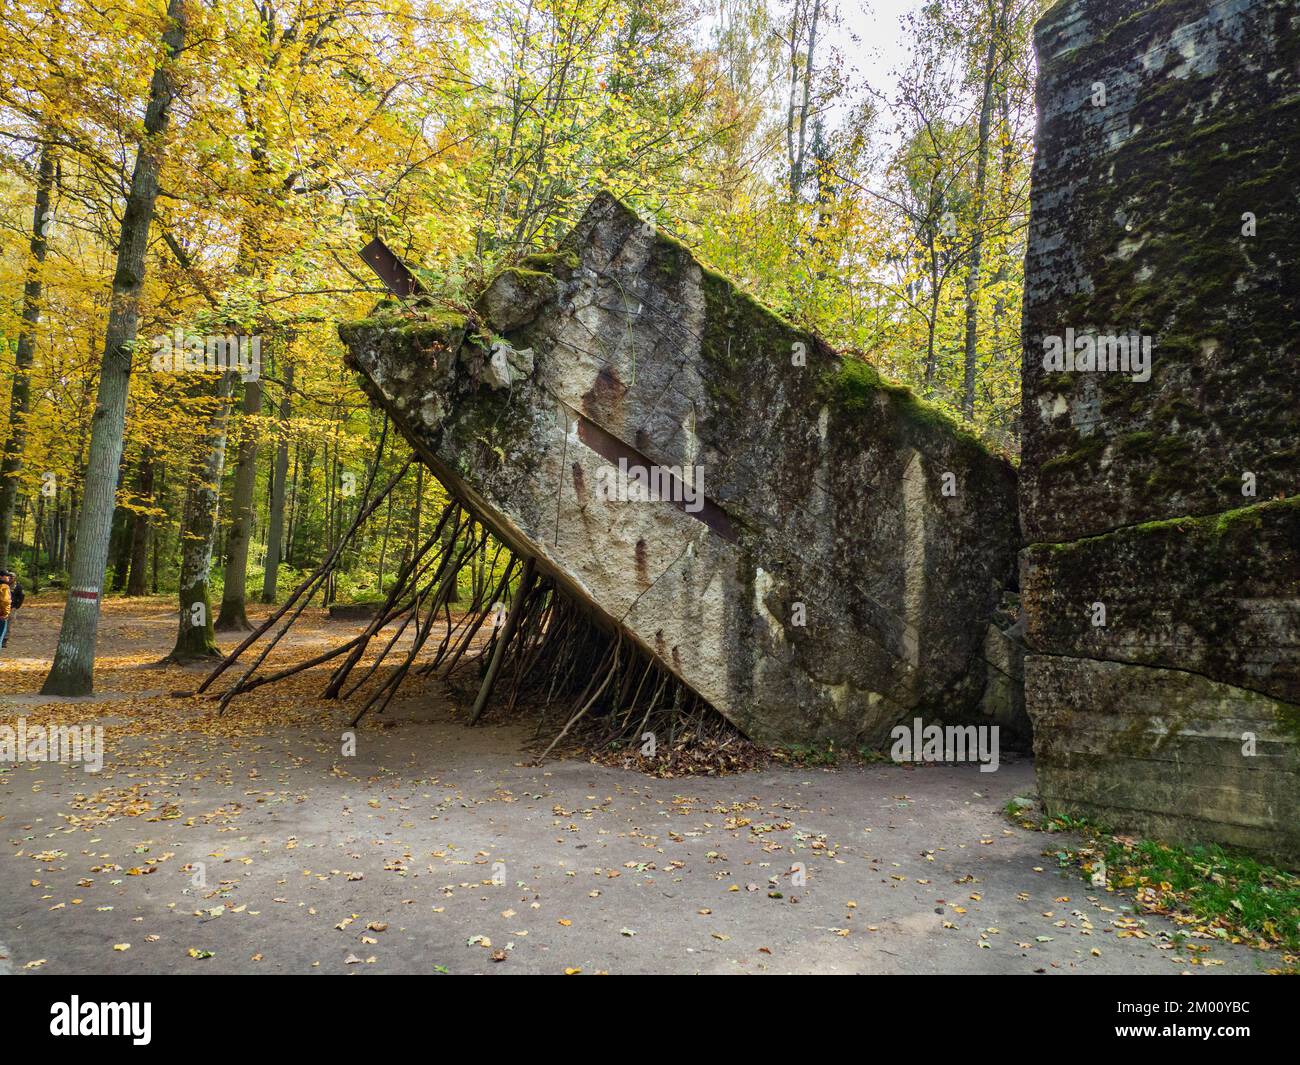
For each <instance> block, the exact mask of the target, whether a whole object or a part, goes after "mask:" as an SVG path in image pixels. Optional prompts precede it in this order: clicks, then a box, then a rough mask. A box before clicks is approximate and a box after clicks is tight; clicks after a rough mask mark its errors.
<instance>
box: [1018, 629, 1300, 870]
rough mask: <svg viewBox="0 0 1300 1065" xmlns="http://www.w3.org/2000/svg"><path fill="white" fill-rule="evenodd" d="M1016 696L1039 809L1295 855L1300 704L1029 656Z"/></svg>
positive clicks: (1177, 675) (1175, 674) (1292, 858)
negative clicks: (1029, 726)
mask: <svg viewBox="0 0 1300 1065" xmlns="http://www.w3.org/2000/svg"><path fill="white" fill-rule="evenodd" d="M1025 696H1026V700H1027V703H1028V706H1029V712H1030V715H1031V717H1032V718H1033V725H1034V763H1035V769H1036V771H1037V775H1038V787H1039V791H1040V793H1041V796H1042V799H1043V802H1044V805H1045V807H1046V809H1047V810H1048V812H1049V813H1058V812H1070V813H1073V814H1076V815H1079V814H1083V815H1086V816H1089V817H1093V818H1096V819H1097V820H1099V821H1101V822H1102V823H1105V824H1110V825H1113V826H1116V827H1121V828H1125V829H1130V830H1135V831H1138V832H1144V833H1148V834H1151V835H1155V836H1158V837H1164V838H1173V839H1181V840H1190V841H1193V842H1202V843H1210V842H1213V843H1223V844H1229V845H1234V846H1239V847H1245V848H1248V849H1250V850H1254V851H1259V852H1262V853H1265V854H1269V855H1272V856H1275V857H1278V858H1281V859H1283V860H1285V861H1288V862H1291V863H1294V862H1296V861H1297V860H1300V748H1298V747H1297V744H1296V736H1297V733H1298V732H1300V707H1297V706H1296V705H1294V704H1291V703H1284V702H1280V701H1278V700H1275V699H1270V698H1268V697H1267V696H1264V695H1260V694H1258V693H1256V692H1251V691H1246V690H1244V689H1242V688H1237V687H1233V686H1232V685H1229V684H1220V683H1217V682H1215V681H1212V680H1208V679H1207V678H1205V677H1202V676H1199V675H1197V674H1195V673H1184V672H1181V671H1176V670H1166V669H1153V668H1150V667H1148V666H1133V665H1125V664H1122V663H1118V662H1098V661H1092V660H1089V659H1080V658H1062V657H1056V656H1050V655H1034V654H1031V655H1028V656H1027V657H1026V659H1025ZM1247 752H1249V753H1247Z"/></svg>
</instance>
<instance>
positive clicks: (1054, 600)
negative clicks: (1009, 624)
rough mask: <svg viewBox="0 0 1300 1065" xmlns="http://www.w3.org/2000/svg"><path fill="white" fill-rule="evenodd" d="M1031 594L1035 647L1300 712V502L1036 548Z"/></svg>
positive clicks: (1026, 581) (1031, 555) (1026, 566)
mask: <svg viewBox="0 0 1300 1065" xmlns="http://www.w3.org/2000/svg"><path fill="white" fill-rule="evenodd" d="M1020 583H1021V601H1022V603H1023V605H1024V609H1025V617H1026V619H1027V630H1026V639H1027V641H1028V643H1029V644H1030V645H1031V646H1032V647H1040V648H1051V649H1052V651H1053V652H1054V653H1058V654H1069V655H1077V656H1080V657H1084V658H1100V659H1109V660H1111V661H1119V662H1134V663H1140V664H1144V665H1153V666H1166V667H1169V668H1172V669H1184V670H1191V671H1193V672H1196V673H1204V674H1206V675H1207V676H1211V677H1214V678H1216V679H1218V680H1223V681H1227V682H1229V683H1231V684H1235V685H1238V686H1240V687H1243V688H1251V689H1254V690H1256V691H1260V692H1263V693H1265V694H1267V695H1271V696H1273V697H1274V698H1277V699H1284V700H1287V701H1289V702H1297V703H1300V596H1298V595H1297V590H1298V589H1300V498H1297V499H1291V500H1285V501H1277V502H1269V503H1261V504H1258V505H1256V506H1253V507H1245V508H1243V509H1240V510H1235V511H1230V512H1227V513H1225V514H1213V515H1209V516H1208V517H1204V518H1175V519H1172V520H1170V521H1160V522H1152V523H1150V524H1147V525H1134V526H1131V527H1130V528H1127V529H1121V530H1118V531H1116V532H1114V533H1110V534H1108V535H1106V536H1097V537H1089V538H1087V539H1083V540H1075V541H1073V542H1072V543H1068V544H1035V545H1034V546H1032V547H1030V548H1028V549H1027V550H1026V551H1025V553H1024V555H1023V557H1022V559H1021V574H1020ZM1098 603H1100V604H1101V605H1102V606H1103V607H1104V608H1105V619H1104V620H1105V624H1104V625H1095V624H1094V617H1099V615H1098V614H1097V613H1096V612H1095V610H1094V604H1098Z"/></svg>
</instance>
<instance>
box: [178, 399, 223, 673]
mask: <svg viewBox="0 0 1300 1065" xmlns="http://www.w3.org/2000/svg"><path fill="white" fill-rule="evenodd" d="M234 390H235V374H233V373H225V374H222V375H221V377H220V378H219V379H218V382H217V406H216V409H215V410H214V411H213V412H212V416H211V417H210V418H209V419H208V430H207V434H206V437H207V438H206V442H205V453H204V456H203V461H202V463H201V464H200V466H199V469H198V470H196V471H195V473H194V476H193V477H192V478H191V479H190V485H189V490H188V491H187V493H186V498H185V520H184V525H183V527H182V529H181V575H180V620H179V622H178V624H177V628H176V646H175V647H173V648H172V653H171V654H170V655H168V656H167V657H168V660H169V661H172V662H191V661H193V660H194V659H196V658H209V657H219V656H220V654H221V650H220V649H219V648H218V647H217V641H216V635H215V632H214V628H213V623H212V601H211V596H210V595H209V591H208V581H209V577H210V575H211V570H212V543H213V540H214V539H215V537H216V532H217V511H218V507H219V505H220V503H221V475H222V472H223V470H224V469H225V464H226V423H227V421H228V419H229V417H230V398H231V396H232V395H233V394H234Z"/></svg>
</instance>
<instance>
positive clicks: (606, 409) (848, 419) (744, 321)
mask: <svg viewBox="0 0 1300 1065" xmlns="http://www.w3.org/2000/svg"><path fill="white" fill-rule="evenodd" d="M478 311H479V321H478V322H469V321H466V320H465V319H464V318H462V317H456V316H451V317H446V316H436V315H432V314H424V315H422V316H418V317H417V318H416V319H415V320H412V321H407V320H404V319H401V318H395V317H392V316H391V315H390V316H384V315H382V314H381V315H380V316H378V317H377V318H374V319H371V320H368V321H365V322H359V323H353V324H350V325H347V326H344V327H342V329H341V333H342V336H343V338H344V339H345V341H347V343H348V345H349V348H350V351H351V356H350V357H351V360H352V364H353V365H354V366H355V367H356V368H357V369H358V370H359V371H360V372H361V376H362V383H363V385H364V387H365V388H366V389H367V391H368V392H369V393H370V395H371V396H372V397H373V398H374V399H375V400H376V401H377V402H378V403H379V404H380V405H382V406H383V407H384V409H386V410H387V411H389V413H390V414H391V415H392V416H393V418H394V420H395V422H396V424H397V425H398V427H399V428H400V429H401V430H402V432H403V433H404V434H405V435H406V436H407V437H408V439H410V441H411V442H412V444H413V445H414V446H415V447H416V448H417V450H418V452H419V453H420V455H421V457H422V458H423V459H424V461H425V462H426V463H427V464H428V465H429V466H430V467H431V468H432V469H433V471H434V472H435V474H436V475H437V476H438V477H439V478H440V479H442V480H443V481H444V482H445V483H446V484H447V485H448V486H449V488H450V489H451V490H452V491H453V492H455V493H456V494H458V495H460V496H461V497H462V498H464V499H467V500H468V501H470V502H471V503H472V504H473V505H475V506H476V507H477V508H479V509H480V510H482V511H483V512H484V513H485V514H486V516H487V518H488V520H489V522H490V523H491V524H493V525H494V526H495V527H496V529H497V531H498V533H499V534H500V535H502V536H503V537H504V538H505V539H506V540H507V541H509V542H510V543H511V544H512V545H513V546H515V547H516V548H518V549H520V550H522V551H524V552H526V553H528V554H530V555H533V556H535V557H536V558H537V559H538V560H539V564H540V565H541V566H542V567H543V569H544V570H546V571H547V572H549V573H550V574H551V575H552V576H554V577H556V579H557V580H559V581H560V583H561V585H562V586H563V587H564V588H565V589H566V591H567V592H568V593H569V594H571V595H574V596H576V597H577V598H579V599H580V600H581V601H583V602H585V603H587V604H588V605H589V606H590V607H591V608H592V610H593V612H595V613H596V614H598V615H599V616H600V617H603V618H604V619H605V620H607V621H608V622H609V623H611V624H613V625H617V626H620V627H621V628H622V630H623V631H624V633H625V634H626V635H628V636H629V637H630V638H631V639H633V640H635V641H636V642H637V643H638V644H639V645H640V646H641V647H642V648H643V649H644V650H646V651H647V652H649V653H651V654H653V655H654V656H656V658H657V659H658V660H659V661H660V662H662V663H663V664H664V665H665V666H666V667H667V668H669V669H670V670H672V671H673V673H674V674H676V675H677V676H678V677H679V678H681V679H682V680H683V681H685V682H686V683H687V684H688V685H689V686H690V687H691V688H692V689H694V690H695V691H696V692H698V693H699V694H700V695H702V696H703V697H704V698H705V699H707V700H708V701H709V702H710V703H711V704H712V705H713V706H714V707H716V708H717V709H718V710H719V711H720V712H721V713H723V714H724V715H726V716H727V717H728V718H730V719H731V720H732V721H733V722H734V723H735V724H736V725H737V726H739V727H740V728H741V729H742V730H743V731H745V732H746V733H747V734H749V735H750V736H752V737H754V738H758V739H763V740H771V741H780V742H809V741H823V742H824V741H829V740H834V741H836V742H840V743H873V744H874V743H880V742H882V741H883V740H884V739H885V738H886V737H887V735H888V732H889V729H890V728H891V727H892V726H893V725H894V724H895V723H896V722H897V721H899V720H901V719H903V718H906V717H909V716H911V715H914V714H921V715H923V716H925V717H936V718H946V719H953V720H955V719H959V718H979V717H980V716H981V714H982V713H983V712H984V711H983V709H982V708H981V705H980V700H981V697H982V696H983V694H984V691H985V688H986V686H987V683H986V682H987V672H988V671H987V670H986V668H985V664H984V659H983V647H984V642H985V637H986V632H987V628H988V624H989V620H990V618H991V616H992V614H993V611H994V608H995V607H996V606H997V604H998V602H999V600H1000V597H1001V595H1002V593H1003V591H1004V590H1005V589H1006V588H1007V587H1008V586H1009V585H1010V584H1011V582H1012V581H1013V573H1014V557H1015V550H1016V547H1017V545H1018V531H1017V523H1016V503H1015V475H1014V472H1013V470H1012V468H1011V466H1010V465H1009V464H1008V463H1007V462H1006V461H1004V460H1003V459H1001V458H998V457H996V456H994V455H992V454H990V453H989V452H988V451H987V450H985V449H984V447H982V446H981V444H980V443H979V442H978V441H977V440H976V439H974V438H973V437H972V436H970V435H969V434H967V433H964V432H962V431H960V430H959V429H958V428H957V426H956V425H954V424H953V423H952V422H950V421H949V420H948V419H946V418H945V417H943V416H942V415H940V414H939V413H937V412H936V411H934V410H932V409H930V408H928V407H927V406H925V405H924V404H921V403H920V402H918V401H917V400H916V399H915V397H913V396H912V395H911V394H910V393H909V392H907V391H906V390H904V389H902V388H900V387H897V386H892V385H889V384H887V383H886V382H884V381H882V380H881V379H880V378H879V376H878V375H877V374H876V373H875V372H874V371H873V370H872V369H871V368H870V367H869V366H868V365H867V364H865V363H863V362H861V361H858V360H851V359H843V358H841V357H840V356H838V355H836V354H835V353H834V352H832V351H831V350H830V349H829V348H828V347H827V346H826V345H825V344H824V343H823V342H822V341H820V340H819V339H818V338H817V337H815V336H813V335H811V334H809V333H807V332H805V331H803V330H800V329H798V328H796V327H795V326H793V325H791V324H790V323H788V322H785V321H783V320H782V319H780V318H779V317H777V316H776V315H775V314H773V313H771V312H770V311H768V310H767V309H766V308H764V307H762V306H761V305H759V304H758V303H756V302H755V301H754V300H752V299H751V298H749V297H748V296H746V295H744V294H743V293H742V292H740V291H739V290H738V289H737V288H735V287H734V286H733V285H732V284H731V283H729V282H728V281H726V280H725V279H723V278H722V277H720V276H718V275H716V274H713V273H711V272H710V271H708V270H707V269H705V268H703V267H702V266H701V265H700V264H699V263H697V262H696V261H695V259H694V258H693V257H692V256H691V254H690V253H689V252H688V251H687V250H686V249H685V248H684V247H683V246H682V245H680V244H679V243H677V242H676V241H674V240H672V239H670V238H669V237H667V236H665V235H664V234H662V233H660V232H658V231H656V230H655V229H654V228H653V227H651V226H649V225H647V224H645V223H643V222H642V221H641V219H639V218H638V217H637V216H636V215H635V214H633V213H632V212H631V211H629V210H628V209H627V208H626V207H624V206H622V205H621V204H619V203H618V202H617V201H615V200H614V199H613V198H611V197H608V196H600V197H598V198H597V199H596V200H595V201H594V202H593V204H592V205H591V207H590V209H589V210H588V211H587V213H586V215H585V216H584V217H583V219H582V220H581V222H580V223H579V224H578V225H577V227H576V228H575V230H574V231H573V233H572V234H571V235H570V236H569V238H568V239H567V240H566V242H565V243H564V245H563V246H562V248H561V249H560V250H559V251H558V252H557V253H555V254H553V255H550V256H542V257H535V258H533V259H531V260H529V261H526V262H525V263H524V264H523V265H522V267H521V268H516V269H511V270H507V271H504V272H503V273H502V274H500V275H499V276H498V277H497V278H496V279H495V280H494V281H493V282H492V283H491V285H490V286H489V287H488V289H487V291H486V292H484V293H483V295H482V297H481V298H480V300H479V302H478ZM620 463H621V464H622V466H623V468H625V469H627V470H628V471H630V472H632V473H635V471H637V470H646V471H650V472H654V473H663V472H664V471H670V470H671V471H675V477H674V478H673V479H672V481H671V483H670V487H671V489H673V490H674V491H675V492H676V493H677V495H678V496H679V498H678V500H677V504H676V505H674V503H673V502H671V501H669V500H667V499H664V498H652V499H647V498H645V497H644V495H643V494H641V495H638V493H637V492H635V491H628V492H624V491H622V489H624V488H626V487H627V485H626V484H625V483H624V482H623V481H620V479H619V477H618V472H619V469H620ZM611 489H612V491H611ZM666 494H669V495H671V494H673V493H672V491H670V492H668V493H666Z"/></svg>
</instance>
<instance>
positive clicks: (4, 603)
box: [0, 573, 14, 647]
mask: <svg viewBox="0 0 1300 1065" xmlns="http://www.w3.org/2000/svg"><path fill="white" fill-rule="evenodd" d="M13 592H14V589H13V577H12V576H10V574H8V573H0V647H3V646H4V645H5V640H6V639H8V637H9V615H10V614H12V613H13V605H14V597H13Z"/></svg>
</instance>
